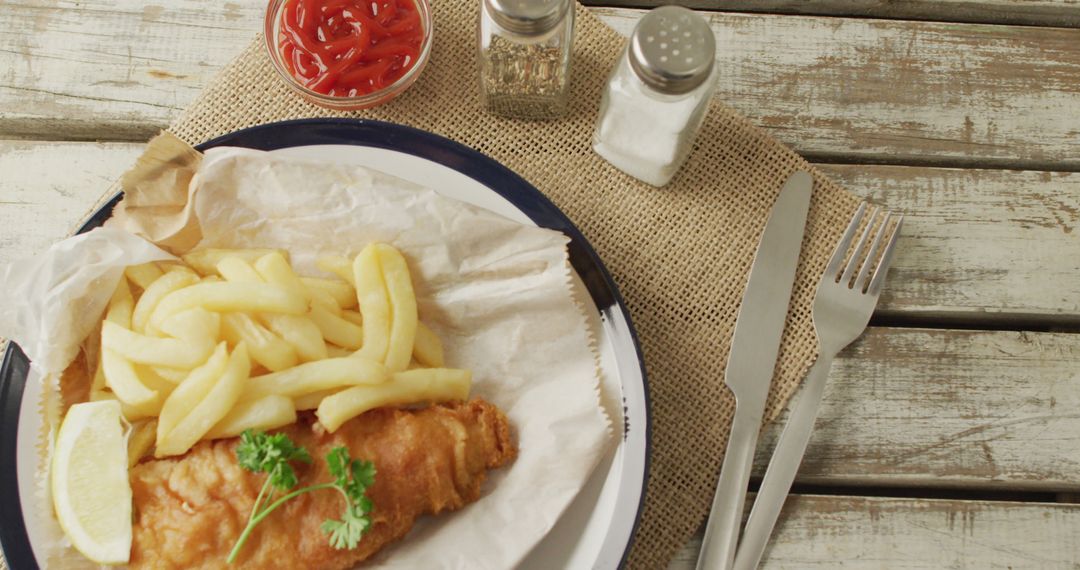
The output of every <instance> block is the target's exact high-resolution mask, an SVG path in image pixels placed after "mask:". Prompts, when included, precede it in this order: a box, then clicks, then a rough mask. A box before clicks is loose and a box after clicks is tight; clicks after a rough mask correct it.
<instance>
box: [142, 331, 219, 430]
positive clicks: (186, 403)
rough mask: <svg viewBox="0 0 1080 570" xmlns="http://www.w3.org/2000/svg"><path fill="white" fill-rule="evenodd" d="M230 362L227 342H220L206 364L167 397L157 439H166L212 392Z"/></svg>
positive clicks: (162, 410) (159, 421)
mask: <svg viewBox="0 0 1080 570" xmlns="http://www.w3.org/2000/svg"><path fill="white" fill-rule="evenodd" d="M228 362H229V354H228V351H227V350H226V346H225V343H224V342H222V343H218V345H217V348H215V349H214V353H213V354H212V355H210V358H209V359H208V360H207V361H206V363H205V364H203V365H202V366H199V367H198V368H196V369H194V370H192V371H191V374H189V375H188V377H187V378H185V379H184V381H183V382H181V383H180V385H179V386H177V387H176V389H175V390H173V392H172V394H170V395H169V397H168V398H166V399H165V403H164V405H163V406H162V407H161V414H160V415H159V416H158V426H157V441H158V443H159V444H160V443H161V442H162V441H165V438H166V436H168V435H169V432H171V431H172V430H173V428H175V427H176V425H177V424H178V423H180V420H182V419H184V417H185V416H187V415H188V413H189V412H191V410H193V409H195V406H196V405H198V404H199V402H200V401H202V399H203V397H204V396H205V395H206V394H208V393H209V392H210V389H211V388H212V387H213V386H214V384H215V383H216V382H217V380H218V379H219V378H221V375H222V374H224V372H225V366H226V364H228Z"/></svg>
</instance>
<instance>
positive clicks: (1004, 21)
mask: <svg viewBox="0 0 1080 570" xmlns="http://www.w3.org/2000/svg"><path fill="white" fill-rule="evenodd" d="M666 3H668V2H666V1H664V0H625V1H621V2H620V1H616V2H612V1H611V0H599V1H594V0H582V4H584V5H586V6H589V7H591V8H635V9H645V10H647V9H650V8H654V7H656V6H662V5H664V4H666ZM677 3H678V4H679V5H681V6H685V7H687V8H692V9H694V10H700V11H703V12H704V11H707V12H727V13H751V14H769V15H775V16H815V17H825V18H859V19H862V20H901V21H914V22H945V23H952V24H983V25H985V24H991V25H1008V26H1025V27H1035V28H1080V9H1077V8H1076V7H1075V6H1070V5H1068V4H1064V3H1062V4H1059V5H1054V6H1043V7H1038V9H1032V7H1031V6H1030V4H1029V3H1025V2H1012V1H1007V0H1005V1H994V2H964V1H960V2H955V1H954V2H936V1H929V2H922V1H914V2H910V1H909V2H895V1H889V0H858V1H850V0H817V1H811V2H793V1H791V0H764V1H762V0H727V1H726V2H724V3H723V4H722V6H723V10H717V9H716V7H717V6H718V4H717V3H716V1H715V0H678V2H677Z"/></svg>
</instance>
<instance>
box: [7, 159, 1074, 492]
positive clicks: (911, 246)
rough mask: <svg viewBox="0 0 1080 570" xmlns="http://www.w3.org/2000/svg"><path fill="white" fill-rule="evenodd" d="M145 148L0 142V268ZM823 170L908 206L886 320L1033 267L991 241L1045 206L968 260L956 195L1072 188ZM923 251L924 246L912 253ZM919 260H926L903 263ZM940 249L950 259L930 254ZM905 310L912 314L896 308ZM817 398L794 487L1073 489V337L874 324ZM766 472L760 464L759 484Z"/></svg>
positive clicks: (65, 221)
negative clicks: (996, 271)
mask: <svg viewBox="0 0 1080 570" xmlns="http://www.w3.org/2000/svg"><path fill="white" fill-rule="evenodd" d="M141 148H142V145H138V144H95V143H55V142H52V143H39V142H11V141H8V142H0V172H3V173H4V176H3V178H2V179H0V263H4V262H10V261H12V260H14V259H17V258H19V257H22V256H24V255H27V254H31V253H33V252H35V251H40V250H42V249H44V248H45V247H47V246H48V244H49V243H51V242H53V241H54V240H56V239H59V238H61V237H63V236H64V235H66V234H67V232H68V231H69V229H70V228H71V227H72V225H73V224H74V222H75V221H76V220H77V219H78V218H79V217H80V216H81V215H82V214H84V213H85V212H86V210H87V209H88V208H89V207H90V206H91V205H92V204H94V202H95V201H96V200H97V198H98V197H99V196H100V194H101V192H102V191H103V189H104V188H107V187H108V186H109V184H110V183H111V181H112V180H115V179H116V178H117V177H118V176H119V175H120V173H121V172H123V170H124V169H126V168H127V167H128V166H129V165H130V164H132V163H133V162H134V160H135V157H136V156H137V154H138V153H139V152H140V150H141ZM828 168H829V170H830V172H831V173H833V174H836V175H838V176H839V177H840V178H841V179H842V180H845V181H846V182H849V183H853V184H852V186H853V187H865V188H873V189H875V190H874V191H875V192H884V194H883V195H877V196H876V197H877V198H882V199H884V201H885V202H888V203H890V204H893V203H898V204H904V205H905V206H904V207H905V208H907V207H908V204H913V205H912V206H911V209H912V211H913V212H914V213H913V219H912V221H911V223H910V224H909V226H908V227H909V228H910V229H909V230H908V231H909V232H911V233H910V236H911V237H910V240H909V243H905V244H904V248H905V249H903V250H901V254H900V257H898V259H897V266H898V272H897V273H896V274H894V275H893V279H892V280H891V281H890V284H889V288H890V291H892V292H891V293H889V294H887V295H891V296H892V298H893V299H895V300H896V301H897V304H896V305H895V306H894V307H893V308H890V309H889V310H892V311H894V312H895V313H897V314H907V313H908V312H913V311H918V310H919V306H920V305H918V303H917V301H918V300H919V295H920V294H921V295H922V298H923V300H922V302H923V303H924V304H925V305H926V306H930V307H934V308H935V310H937V309H939V308H940V307H951V308H950V309H949V310H950V311H953V312H952V313H950V314H965V313H963V311H969V312H975V311H979V310H983V308H980V305H979V304H978V303H974V302H969V301H970V299H969V297H968V296H966V295H965V294H964V291H965V288H966V287H974V286H976V285H977V281H978V280H965V279H963V274H962V273H960V274H957V273H955V272H953V271H952V269H951V268H952V264H959V265H961V266H971V267H975V266H979V264H982V266H987V265H989V266H996V267H1001V268H1008V267H1009V266H1010V264H1013V265H1015V266H1017V267H1019V268H1020V269H1018V272H1023V271H1026V272H1027V273H1028V275H1027V277H1028V278H1030V279H1031V280H1032V282H1035V281H1037V280H1038V279H1039V278H1040V277H1039V275H1038V274H1037V273H1035V269H1037V267H1035V268H1033V267H1032V266H1026V265H1023V262H1022V261H1020V260H1018V259H1015V255H1017V254H1018V252H1021V251H1022V249H1017V248H1010V247H1006V245H1002V244H1008V243H1009V242H1008V240H1011V239H1016V238H1015V236H1016V235H1017V234H1023V232H1025V231H1027V229H1025V225H1033V227H1034V228H1041V227H1042V226H1040V225H1039V224H1031V219H1030V218H1029V217H1028V216H1029V215H1035V213H1032V212H1035V211H1036V210H1038V209H1039V206H1038V205H1037V204H1040V203H1041V202H1033V204H1036V205H1032V206H1030V210H1031V211H1029V209H1026V207H1024V206H1022V205H1019V204H1012V205H1011V204H1010V202H1009V201H1008V200H1005V199H1001V201H1000V203H997V202H995V201H994V200H983V201H981V202H980V201H978V200H976V201H975V202H972V203H977V204H982V205H981V206H980V207H981V208H983V213H982V214H981V215H975V214H971V219H974V220H979V219H987V220H997V222H996V225H994V226H992V227H988V228H987V229H986V230H985V231H982V232H980V233H977V234H975V235H974V236H973V237H972V239H974V240H982V241H983V242H985V243H984V244H983V247H982V248H981V249H979V250H977V251H974V252H973V251H972V250H969V248H967V247H960V246H954V245H953V244H954V243H965V242H963V241H962V240H961V238H960V237H958V236H957V235H954V234H950V233H949V230H950V228H954V229H955V228H959V229H960V230H962V231H963V232H964V233H966V232H968V231H969V230H968V229H967V228H966V226H965V225H964V224H963V223H961V221H958V217H961V216H963V215H965V212H968V210H967V209H965V208H969V209H970V208H974V207H975V206H971V205H965V204H968V203H966V202H959V203H957V202H956V201H957V200H959V198H957V196H967V195H969V194H971V193H972V192H975V193H976V194H978V190H979V189H980V188H981V187H982V185H984V184H987V180H992V181H993V184H992V185H991V186H990V187H988V188H987V192H986V194H987V196H993V195H994V194H995V193H997V192H1001V193H1002V195H1004V192H1005V191H1006V190H1007V189H1009V188H1019V187H1024V188H1026V190H1025V191H1026V192H1034V191H1035V190H1032V188H1038V187H1039V183H1042V184H1043V186H1042V187H1041V188H1042V190H1041V192H1042V194H1041V195H1042V196H1044V197H1055V196H1056V197H1057V198H1058V199H1060V198H1061V197H1062V196H1065V195H1066V194H1067V193H1068V192H1070V191H1071V192H1075V191H1076V189H1075V188H1074V189H1073V190H1068V189H1069V188H1073V187H1071V186H1067V185H1061V186H1055V184H1058V183H1059V182H1061V181H1068V184H1074V182H1072V180H1073V179H1074V178H1075V177H1076V176H1078V175H1069V176H1059V175H1056V174H1051V175H1047V180H1045V181H1041V179H1042V175H1041V174H1034V175H1033V174H1030V173H1023V172H996V173H993V172H963V171H952V170H942V169H929V168H896V167H844V166H837V167H828ZM955 177H959V178H955ZM969 177H973V178H969ZM913 180H914V181H916V182H912V181H913ZM1040 181H1041V182H1040ZM1062 184H1064V182H1062ZM973 189H974V190H973ZM1055 189H1057V192H1056V193H1055ZM904 196H907V198H904ZM924 203H925V204H924ZM919 204H924V205H922V206H920V205H919ZM926 205H935V206H945V205H947V206H948V207H944V209H943V210H942V211H944V212H945V214H944V215H943V216H942V217H940V218H936V217H933V216H929V217H927V218H926V219H925V220H924V221H920V219H919V217H918V216H920V215H927V214H925V210H927V206H926ZM920 210H922V211H920ZM1047 211H1048V212H1054V211H1055V210H1054V209H1053V208H1050V209H1048V210H1047ZM1036 213H1037V212H1036ZM1010 215H1011V216H1013V217H1009V216H1010ZM1047 215H1049V214H1047ZM963 219H968V218H963ZM1048 219H1049V218H1048ZM1018 220H1019V221H1018ZM920 228H921V229H920ZM1059 231H1062V230H1059ZM934 232H937V233H934ZM1049 235H1050V234H1047V236H1049ZM1062 235H1063V236H1064V237H1063V239H1061V240H1057V241H1053V240H1051V241H1048V242H1047V243H1049V244H1051V245H1049V246H1047V247H1045V248H1044V249H1046V250H1049V251H1050V252H1051V253H1050V255H1053V254H1055V252H1056V254H1057V255H1060V256H1061V257H1062V258H1065V257H1068V256H1066V255H1064V254H1063V253H1064V252H1065V251H1068V250H1066V249H1064V248H1068V247H1074V246H1075V244H1073V245H1070V244H1072V242H1068V241H1066V240H1068V239H1070V236H1068V235H1067V234H1064V233H1063V234H1062ZM1036 237H1037V236H1036ZM1046 239H1048V240H1049V239H1050V238H1049V237H1046ZM923 241H925V242H927V243H929V244H930V245H920V243H921V242H923ZM1035 242H1036V239H1035V237H1032V238H1031V239H1030V240H1029V244H1028V246H1027V247H1028V248H1029V249H1037V245H1035ZM921 250H924V251H926V252H929V253H927V254H926V255H909V254H907V253H904V252H906V251H916V252H917V251H921ZM997 251H1001V252H1002V257H1001V258H1000V259H998V260H997V261H986V260H987V259H992V257H993V253H994V252H997ZM935 252H937V253H935ZM941 252H947V253H948V254H949V255H950V256H951V257H948V258H942V257H941V256H942V255H943V254H942V253H941ZM935 256H937V257H935ZM965 256H967V257H965ZM1036 259H1039V258H1038V257H1036ZM946 262H948V263H946ZM1076 274H1078V273H1075V272H1074V273H1073V275H1076ZM983 278H985V277H983ZM909 280H910V281H912V283H908V281H909ZM1053 280H1054V281H1056V283H1047V284H1044V285H1042V286H1045V287H1046V288H1047V289H1045V290H1044V289H1040V288H1039V287H1037V286H1035V285H1034V284H1033V285H1032V291H1033V292H1034V293H1035V294H1036V295H1042V294H1044V293H1045V292H1046V291H1052V290H1054V289H1053V288H1055V287H1056V288H1058V290H1060V291H1066V292H1067V291H1075V289H1070V287H1075V285H1074V284H1073V277H1072V276H1070V275H1067V274H1062V275H1060V276H1057V277H1054V278H1053ZM950 282H952V285H951V287H947V286H946V285H948V284H949V283H950ZM908 287H910V289H907V288H908ZM975 290H977V291H978V292H979V293H980V294H981V295H987V296H989V298H990V299H997V300H996V301H994V302H998V303H1001V304H1002V306H1003V307H1014V309H1013V310H1021V309H1022V308H1023V307H1027V309H1026V310H1028V311H1029V312H1035V309H1033V308H1032V307H1036V308H1037V307H1041V306H1043V305H1039V304H1038V303H1039V302H1041V300H1040V299H1038V298H1032V297H1025V296H1024V294H1023V293H1024V291H1025V289H1024V288H1023V287H1021V286H1020V285H1015V289H1002V290H1001V291H1000V292H998V293H997V294H998V296H999V297H997V298H995V297H993V295H994V294H995V293H994V289H993V288H985V289H975ZM1002 295H1009V297H1002ZM903 299H907V300H908V301H906V302H908V304H904V303H902V302H900V301H901V300H903ZM976 299H977V297H976ZM965 303H967V304H966V305H965ZM985 304H987V303H984V305H985ZM828 390H829V391H828V392H827V396H826V400H825V403H824V405H823V408H822V412H821V413H822V418H823V419H822V420H821V421H820V422H819V424H818V428H817V433H816V434H815V437H814V439H813V442H812V444H811V447H810V449H809V451H808V453H807V458H806V463H805V464H804V466H803V469H802V471H801V476H800V481H802V482H810V483H824V484H843V485H877V486H882V485H914V486H931V487H983V488H1011V489H1040V490H1050V491H1080V412H1077V410H1080V335H1071V334H1049V333H1013V332H985V331H954V330H945V331H929V330H913V329H880V328H878V329H871V330H870V331H869V333H868V334H867V336H866V337H864V338H863V339H862V340H861V341H859V342H858V343H856V344H855V345H854V346H852V347H851V348H849V349H848V350H847V351H845V352H844V353H843V354H842V355H841V358H840V359H839V360H838V361H837V362H836V364H835V366H834V369H833V375H832V377H831V378H830V384H829V388H828ZM777 433H778V432H777V430H776V429H775V428H773V429H770V430H768V431H767V432H766V434H765V437H764V440H763V441H764V442H765V445H766V446H769V445H771V442H772V441H774V439H775V436H776V434H777ZM765 449H767V447H763V453H764V450H765ZM762 461H763V457H762V458H759V461H758V464H759V465H758V473H760V472H761V466H762Z"/></svg>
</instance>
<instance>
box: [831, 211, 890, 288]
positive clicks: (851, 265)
mask: <svg viewBox="0 0 1080 570" xmlns="http://www.w3.org/2000/svg"><path fill="white" fill-rule="evenodd" d="M879 210H880V208H874V211H873V212H872V213H871V214H870V219H869V220H867V221H866V228H865V229H863V232H862V236H860V237H859V243H857V244H855V249H853V250H852V251H851V259H850V260H848V264H847V268H845V269H844V274H843V275H842V276H840V282H841V283H843V284H844V285H850V284H851V276H852V274H854V273H855V268H857V267H858V266H859V262H860V261H862V251H863V248H864V247H865V246H866V240H867V239H868V238H869V237H870V230H871V229H873V227H874V219H875V218H877V215H878V211H879Z"/></svg>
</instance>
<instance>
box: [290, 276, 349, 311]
mask: <svg viewBox="0 0 1080 570" xmlns="http://www.w3.org/2000/svg"><path fill="white" fill-rule="evenodd" d="M348 271H349V276H350V277H352V269H351V268H349V269H348ZM300 282H301V283H303V284H304V286H305V287H307V288H308V291H311V292H312V293H314V292H315V291H323V292H325V293H327V294H329V295H330V296H331V297H332V298H333V299H334V300H335V301H337V304H338V306H339V307H341V308H342V309H351V308H353V307H355V306H356V289H354V288H353V286H352V285H351V284H350V283H348V282H345V281H335V280H333V279H320V278H318V277H301V278H300Z"/></svg>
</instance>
